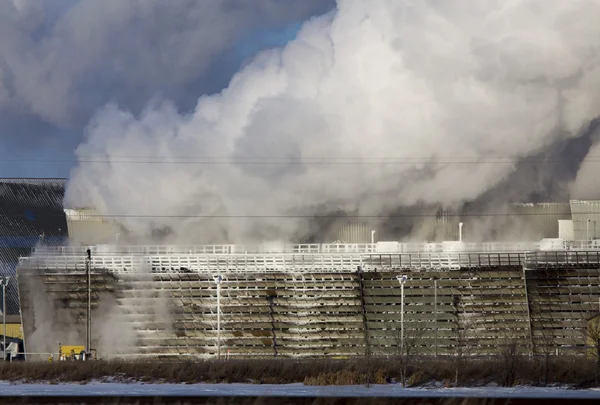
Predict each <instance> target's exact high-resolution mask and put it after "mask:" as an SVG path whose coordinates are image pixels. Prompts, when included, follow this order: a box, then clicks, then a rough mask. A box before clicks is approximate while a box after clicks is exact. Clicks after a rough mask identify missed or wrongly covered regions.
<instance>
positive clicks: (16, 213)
mask: <svg viewBox="0 0 600 405" xmlns="http://www.w3.org/2000/svg"><path fill="white" fill-rule="evenodd" d="M65 183H66V180H65V179H0V275H8V276H11V280H10V282H9V285H8V287H7V293H6V300H7V302H6V307H7V308H6V309H7V314H9V315H16V314H19V296H18V290H17V283H16V277H15V269H16V266H17V263H18V260H19V257H21V256H27V255H29V254H30V252H31V249H32V248H33V247H35V246H36V245H37V244H38V243H40V242H42V241H43V243H44V244H49V245H57V244H62V243H63V242H64V241H65V240H66V238H67V221H66V218H65V214H64V211H63V198H64V194H65ZM0 300H1V296H0ZM0 305H1V301H0Z"/></svg>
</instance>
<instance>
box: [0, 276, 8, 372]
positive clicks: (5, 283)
mask: <svg viewBox="0 0 600 405" xmlns="http://www.w3.org/2000/svg"><path fill="white" fill-rule="evenodd" d="M9 280H10V276H4V277H2V280H1V281H0V283H1V284H2V324H3V325H4V336H3V337H2V347H3V355H4V361H6V287H7V286H8V281H9Z"/></svg>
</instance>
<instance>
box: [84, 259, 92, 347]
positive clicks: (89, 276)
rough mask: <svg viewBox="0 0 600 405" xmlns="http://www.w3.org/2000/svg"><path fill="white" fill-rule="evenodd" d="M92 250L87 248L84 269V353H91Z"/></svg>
mask: <svg viewBox="0 0 600 405" xmlns="http://www.w3.org/2000/svg"><path fill="white" fill-rule="evenodd" d="M91 267H92V251H91V250H90V249H88V250H87V259H86V261H85V270H86V273H87V274H86V275H87V339H86V340H87V342H86V346H87V347H86V354H87V355H88V356H90V355H91V353H92V269H91Z"/></svg>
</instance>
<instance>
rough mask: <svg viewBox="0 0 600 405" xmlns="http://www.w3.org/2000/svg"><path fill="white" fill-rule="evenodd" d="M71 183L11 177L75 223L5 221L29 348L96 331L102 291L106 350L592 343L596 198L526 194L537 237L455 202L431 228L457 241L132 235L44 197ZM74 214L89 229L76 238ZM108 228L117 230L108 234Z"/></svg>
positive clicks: (11, 192)
mask: <svg viewBox="0 0 600 405" xmlns="http://www.w3.org/2000/svg"><path fill="white" fill-rule="evenodd" d="M61 184H63V183H56V182H42V183H36V182H29V181H22V182H21V183H18V184H17V183H14V182H12V181H0V186H1V188H0V190H2V194H0V199H1V200H0V207H2V209H3V211H2V215H8V214H7V212H8V211H7V210H9V208H10V210H12V211H10V212H11V215H12V216H14V217H19V216H22V217H23V218H27V215H28V214H27V212H28V211H27V210H29V211H31V212H32V213H33V215H34V217H35V218H36V219H37V221H39V222H40V224H41V223H42V219H41V218H43V216H44V212H47V213H52V215H51V216H50V217H52V218H55V219H56V218H58V219H56V220H57V221H58V222H57V223H56V225H59V223H60V226H55V225H50V224H46V223H45V222H44V225H43V226H42V225H40V226H39V227H35V226H32V227H30V228H24V227H23V228H19V229H23V231H22V232H24V233H26V234H24V235H17V234H14V229H13V228H14V227H12V228H6V227H5V228H3V229H2V231H3V232H4V234H3V235H2V241H3V245H2V252H4V253H3V255H2V256H1V257H2V260H3V268H7V269H8V270H6V271H7V274H11V275H14V272H15V268H16V274H17V278H18V297H19V302H18V303H15V305H16V306H17V307H19V308H20V311H19V310H18V309H17V310H16V311H15V312H16V313H17V314H18V313H20V315H21V316H20V320H21V322H22V330H23V336H22V340H23V344H24V347H25V351H26V352H27V353H52V352H54V353H55V352H57V348H58V346H59V344H63V345H66V344H68V345H86V342H87V339H88V333H87V320H88V315H87V314H88V312H87V311H88V298H89V300H90V304H91V317H90V320H91V328H90V331H91V332H90V334H89V338H90V345H91V348H93V349H95V350H96V352H97V356H98V357H99V358H112V357H140V356H141V357H143V356H150V357H158V356H165V357H188V356H194V357H200V358H214V357H275V356H277V357H310V356H331V357H337V356H355V355H356V356H359V355H360V356H362V355H364V354H365V353H370V354H373V355H394V354H395V353H398V350H399V347H400V346H401V345H403V344H411V345H412V346H413V347H414V351H415V353H420V354H436V353H437V354H454V353H456V351H457V350H459V349H460V350H463V352H466V353H469V354H472V355H492V354H496V353H497V352H498V350H499V348H500V347H502V346H503V345H507V344H513V343H517V344H518V345H519V347H520V348H521V349H522V350H523V351H524V352H528V353H541V352H543V353H546V352H552V353H555V352H556V351H557V350H559V351H560V352H561V353H567V352H568V353H572V354H581V355H584V354H585V345H586V333H585V331H586V323H587V319H589V317H590V316H591V315H593V314H595V313H597V312H598V310H599V298H600V241H598V240H597V239H596V238H597V237H598V232H600V231H599V230H598V229H597V227H596V225H595V224H596V222H597V220H598V218H600V203H599V202H595V201H571V202H570V203H565V204H560V205H544V206H540V205H536V204H532V205H521V206H518V207H516V206H515V208H514V209H515V210H542V211H544V210H545V211H544V212H547V220H546V221H540V219H539V216H538V215H536V216H535V220H532V221H531V222H530V223H529V224H528V225H527V227H528V228H530V229H533V228H535V229H534V231H535V234H536V235H537V236H540V239H537V240H530V241H527V240H526V241H523V242H514V241H513V242H503V241H490V242H473V241H469V239H468V235H469V226H473V225H472V224H471V223H469V222H468V221H466V220H465V221H464V222H458V221H459V219H460V218H458V217H456V216H446V215H441V216H437V217H434V219H435V218H437V220H434V221H432V222H431V224H432V226H440V225H439V224H440V223H441V224H442V225H441V226H442V228H441V229H442V230H441V231H432V232H430V233H429V235H434V236H435V235H438V236H439V235H442V237H446V236H447V235H449V234H450V235H451V236H455V237H454V238H452V239H451V240H433V241H432V240H418V241H406V240H404V239H403V240H402V241H400V239H396V240H394V239H393V238H392V237H389V239H388V235H385V233H384V232H386V231H384V230H382V229H368V228H365V226H364V225H361V224H358V223H349V224H341V225H339V226H337V225H336V228H334V229H333V230H332V231H331V234H330V235H329V236H324V238H331V239H332V240H329V241H326V242H325V243H319V244H285V245H281V246H279V247H277V249H274V248H273V247H272V246H271V247H270V248H269V249H265V247H264V246H263V245H238V244H227V245H201V246H183V245H177V246H129V245H123V244H121V243H119V238H120V237H121V236H122V235H125V234H126V229H124V228H122V227H121V226H120V225H117V224H116V223H111V222H110V221H98V220H97V218H98V217H97V216H95V215H93V212H91V211H89V210H78V209H67V210H61V211H60V212H59V214H60V215H55V214H56V207H55V200H53V199H46V198H43V199H42V198H37V199H30V196H32V195H35V196H40V195H52V193H54V192H55V191H56V192H58V194H60V193H61V191H60V188H61V187H62V186H61ZM56 187H58V189H56ZM44 190H45V191H44ZM57 190H58V191H57ZM45 193H46V194H45ZM28 196H29V197H28ZM8 207H9V208H8ZM548 217H551V218H552V221H550V219H548ZM440 218H441V219H440ZM522 221H527V216H525V215H523V216H522ZM34 222H35V221H34ZM65 224H67V225H68V238H69V240H71V241H77V242H76V243H70V244H68V243H67V241H66V239H65V237H66V236H67V235H63V234H64V229H65V228H64V225H65ZM436 224H437V225H436ZM457 225H460V226H457ZM418 227H419V229H423V228H425V227H426V224H425V223H424V224H419V225H418ZM447 227H450V228H456V230H455V231H451V230H450V228H447ZM42 228H43V229H42ZM94 229H97V230H98V231H97V232H94V231H93V230H94ZM372 230H375V233H374V234H372V233H371V231H372ZM11 232H12V233H11ZM44 233H45V236H40V235H42V234H44ZM551 233H554V234H553V235H551ZM50 234H52V235H50ZM104 234H105V235H106V237H107V238H108V237H110V238H109V239H111V240H112V242H110V243H107V242H106V241H104V242H103V243H104V244H97V242H96V240H94V238H98V235H104ZM116 234H120V235H121V236H117V235H116ZM382 234H383V235H384V236H383V237H385V238H386V239H385V240H382V239H381V238H380V235H382ZM49 236H52V238H54V239H52V238H50V237H49ZM342 237H343V238H342ZM27 238H29V239H27ZM333 238H335V239H333ZM336 239H347V240H339V241H338V240H336ZM25 240H27V241H29V242H30V243H29V245H27V246H22V247H18V248H17V247H14V246H12V247H11V246H10V244H9V242H10V243H15V241H25ZM32 241H33V242H35V243H32ZM50 241H52V242H50ZM23 243H24V242H23ZM88 249H89V257H88V253H87V252H88ZM6 252H16V254H17V256H20V259H18V263H17V262H16V260H15V259H11V257H12V256H9V255H8V254H7V253H6ZM11 254H12V253H11ZM13 256H14V254H13ZM11 260H12V261H11ZM11 266H12V267H11ZM11 272H12V273H11ZM88 272H89V273H88ZM88 276H89V279H88ZM404 276H406V277H405V278H403V277H404ZM88 280H89V282H90V289H89V290H88ZM402 297H404V300H402ZM402 301H404V305H402ZM465 348H468V350H464V349H465ZM28 356H30V358H34V357H35V356H36V355H35V354H30V355H28Z"/></svg>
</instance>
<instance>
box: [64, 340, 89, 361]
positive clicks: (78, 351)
mask: <svg viewBox="0 0 600 405" xmlns="http://www.w3.org/2000/svg"><path fill="white" fill-rule="evenodd" d="M92 358H93V356H91V355H89V354H88V353H86V352H85V346H80V345H64V346H63V345H61V344H59V345H58V359H59V360H60V361H66V360H91V359H92Z"/></svg>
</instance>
